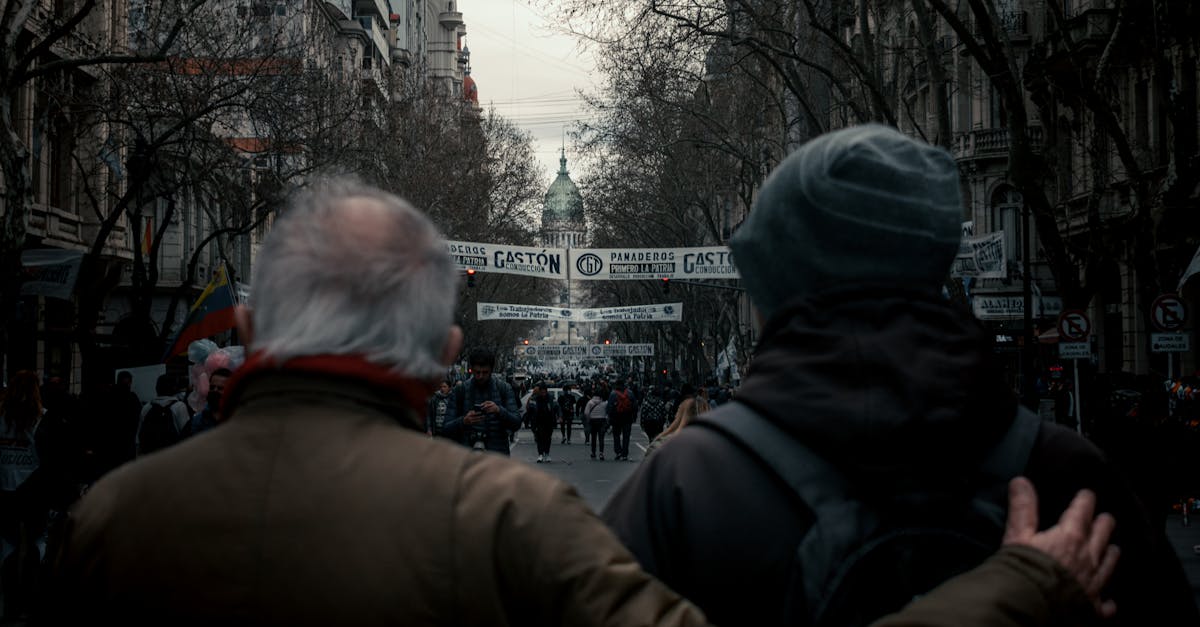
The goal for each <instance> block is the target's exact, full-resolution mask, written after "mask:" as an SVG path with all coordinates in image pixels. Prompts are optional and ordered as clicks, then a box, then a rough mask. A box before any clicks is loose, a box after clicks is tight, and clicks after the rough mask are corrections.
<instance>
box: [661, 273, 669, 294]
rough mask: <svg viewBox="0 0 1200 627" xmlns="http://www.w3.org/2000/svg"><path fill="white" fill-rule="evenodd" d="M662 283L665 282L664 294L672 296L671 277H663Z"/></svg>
mask: <svg viewBox="0 0 1200 627" xmlns="http://www.w3.org/2000/svg"><path fill="white" fill-rule="evenodd" d="M662 282H663V294H670V293H671V277H669V276H665V277H663V278H662Z"/></svg>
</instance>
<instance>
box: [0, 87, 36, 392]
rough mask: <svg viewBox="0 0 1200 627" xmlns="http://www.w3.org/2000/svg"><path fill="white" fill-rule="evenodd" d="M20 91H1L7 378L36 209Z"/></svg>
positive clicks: (1, 317) (0, 284)
mask: <svg viewBox="0 0 1200 627" xmlns="http://www.w3.org/2000/svg"><path fill="white" fill-rule="evenodd" d="M19 94H20V91H19V90H12V89H7V90H4V91H3V92H0V172H2V173H3V182H4V196H3V198H4V224H3V227H2V229H0V312H2V313H0V359H3V366H4V368H3V370H4V372H3V374H5V375H7V374H8V373H7V369H8V368H7V366H8V364H9V358H10V354H9V350H10V349H11V342H10V341H9V333H10V331H11V330H13V329H15V325H16V322H17V312H18V310H19V307H20V292H21V251H22V250H23V249H24V248H25V240H26V233H27V229H28V226H29V215H30V213H31V211H32V208H33V176H32V173H31V172H30V168H29V149H28V148H27V147H26V146H25V144H24V142H22V141H21V137H20V135H19V133H18V131H17V129H16V128H14V125H13V106H14V103H15V101H16V98H18V97H19Z"/></svg>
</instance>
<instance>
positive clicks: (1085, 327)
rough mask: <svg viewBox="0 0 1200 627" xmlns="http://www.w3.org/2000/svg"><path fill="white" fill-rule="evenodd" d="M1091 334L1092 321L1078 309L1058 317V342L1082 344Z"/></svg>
mask: <svg viewBox="0 0 1200 627" xmlns="http://www.w3.org/2000/svg"><path fill="white" fill-rule="evenodd" d="M1091 332H1092V321H1091V320H1089V319H1088V317H1087V314H1085V313H1083V312H1082V311H1080V310H1078V309H1069V310H1067V311H1064V312H1062V313H1061V314H1059V316H1058V336H1059V339H1060V341H1065V342H1083V341H1086V340H1087V338H1088V335H1089V334H1090V333H1091Z"/></svg>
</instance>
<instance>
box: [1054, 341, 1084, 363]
mask: <svg viewBox="0 0 1200 627" xmlns="http://www.w3.org/2000/svg"><path fill="white" fill-rule="evenodd" d="M1058 356H1059V357H1061V358H1063V359H1091V358H1092V344H1091V342H1059V343H1058Z"/></svg>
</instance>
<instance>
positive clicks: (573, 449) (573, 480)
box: [510, 424, 649, 512]
mask: <svg viewBox="0 0 1200 627" xmlns="http://www.w3.org/2000/svg"><path fill="white" fill-rule="evenodd" d="M629 441H630V444H629V461H621V462H619V461H615V460H614V459H613V439H612V433H611V432H610V433H608V434H606V435H605V436H604V457H605V459H604V461H600V460H599V459H591V457H590V454H591V452H592V449H591V446H590V445H585V444H584V443H583V431H582V430H581V429H580V428H579V427H578V425H576V427H575V429H574V430H573V432H572V434H571V443H570V444H562V437H561V435H560V433H559V432H558V431H555V432H554V439H553V440H551V444H550V462H549V463H541V464H539V463H537V447H536V446H535V445H534V442H533V432H532V431H530V430H528V429H521V431H519V432H518V433H517V442H516V444H514V445H512V447H511V448H510V451H511V455H512V458H513V459H515V460H520V461H524V462H528V463H530V464H533V465H535V466H537V468H538V469H539V470H542V471H544V472H546V473H547V474H550V475H553V476H555V477H558V478H559V479H562V480H563V481H565V482H567V483H569V484H571V485H573V486H575V489H576V490H578V491H579V494H580V496H582V497H583V498H584V500H585V501H587V504H588V505H590V506H591V508H592V509H593V510H595V511H597V512H599V511H600V510H601V509H602V508H603V507H604V504H605V503H607V502H608V499H609V497H610V496H612V494H613V492H615V491H616V489H617V486H619V485H621V482H622V481H624V480H625V479H626V478H628V477H629V475H631V474H633V471H634V469H635V468H637V465H638V463H639V462H641V461H642V456H643V454H644V453H645V451H646V445H647V444H649V441H648V440H647V439H646V434H645V433H643V432H642V429H641V427H639V426H638V425H636V424H635V425H633V431H632V433H631V434H630V437H629ZM598 450H599V449H597V452H598Z"/></svg>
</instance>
